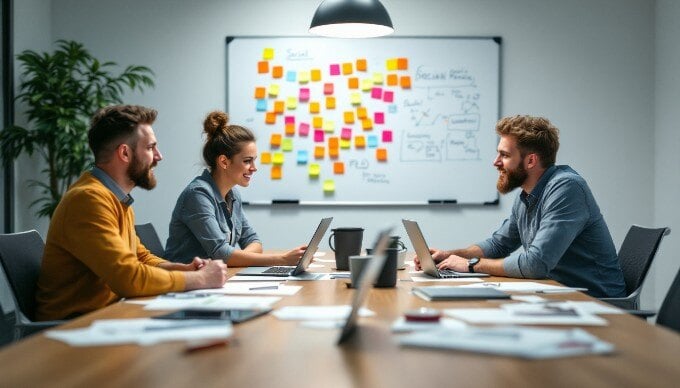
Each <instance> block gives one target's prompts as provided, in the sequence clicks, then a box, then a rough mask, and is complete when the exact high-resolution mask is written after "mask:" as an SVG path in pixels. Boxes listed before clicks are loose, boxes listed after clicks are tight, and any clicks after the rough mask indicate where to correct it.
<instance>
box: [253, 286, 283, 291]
mask: <svg viewBox="0 0 680 388" xmlns="http://www.w3.org/2000/svg"><path fill="white" fill-rule="evenodd" d="M278 289H279V286H278V285H276V286H264V287H250V288H249V290H251V291H254V290H278Z"/></svg>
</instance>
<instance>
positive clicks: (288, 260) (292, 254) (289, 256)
mask: <svg viewBox="0 0 680 388" xmlns="http://www.w3.org/2000/svg"><path fill="white" fill-rule="evenodd" d="M305 249H307V246H306V245H300V246H299V247H296V248H294V249H292V250H290V251H288V252H286V253H284V254H283V255H281V260H283V262H284V265H295V264H297V263H298V261H300V258H301V257H302V255H303V254H304V253H305Z"/></svg>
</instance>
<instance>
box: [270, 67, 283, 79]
mask: <svg viewBox="0 0 680 388" xmlns="http://www.w3.org/2000/svg"><path fill="white" fill-rule="evenodd" d="M272 77H273V78H281V77H283V66H272Z"/></svg>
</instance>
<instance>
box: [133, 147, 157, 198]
mask: <svg viewBox="0 0 680 388" xmlns="http://www.w3.org/2000/svg"><path fill="white" fill-rule="evenodd" d="M156 164H158V162H153V163H151V165H150V166H148V167H146V166H144V165H143V164H142V162H140V161H139V159H137V157H136V156H134V154H133V157H132V162H131V163H130V165H129V166H128V169H127V174H128V177H130V180H131V181H132V182H133V183H134V184H135V186H139V187H141V188H143V189H146V190H151V189H153V188H154V187H156V176H155V175H154V174H153V171H151V169H152V168H154V167H156Z"/></svg>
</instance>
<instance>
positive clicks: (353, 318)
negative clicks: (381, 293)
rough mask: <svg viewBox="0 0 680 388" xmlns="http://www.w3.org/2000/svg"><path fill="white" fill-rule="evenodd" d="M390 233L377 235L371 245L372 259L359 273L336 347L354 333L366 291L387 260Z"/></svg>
mask: <svg viewBox="0 0 680 388" xmlns="http://www.w3.org/2000/svg"><path fill="white" fill-rule="evenodd" d="M391 231H392V228H387V229H385V230H383V231H381V232H380V233H379V234H378V237H377V239H376V241H375V244H374V245H373V259H371V261H370V262H369V263H368V265H367V266H366V268H365V269H364V270H363V271H362V272H361V277H360V278H359V281H358V282H357V283H358V284H356V285H355V288H356V291H354V298H353V299H352V309H351V310H350V313H349V315H347V319H346V320H345V324H344V325H343V327H342V331H341V332H340V337H339V338H338V343H337V344H338V345H340V344H342V343H344V342H346V341H347V340H348V339H349V338H350V337H351V336H352V334H354V332H355V331H356V328H357V320H358V318H359V309H360V308H361V306H362V305H363V304H364V300H365V299H366V296H367V295H368V291H369V290H370V289H371V287H373V283H375V281H376V280H377V279H378V276H379V275H380V272H381V271H382V268H383V265H384V264H385V259H386V258H387V255H386V253H385V249H386V248H387V244H388V242H389V240H390V232H391Z"/></svg>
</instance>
